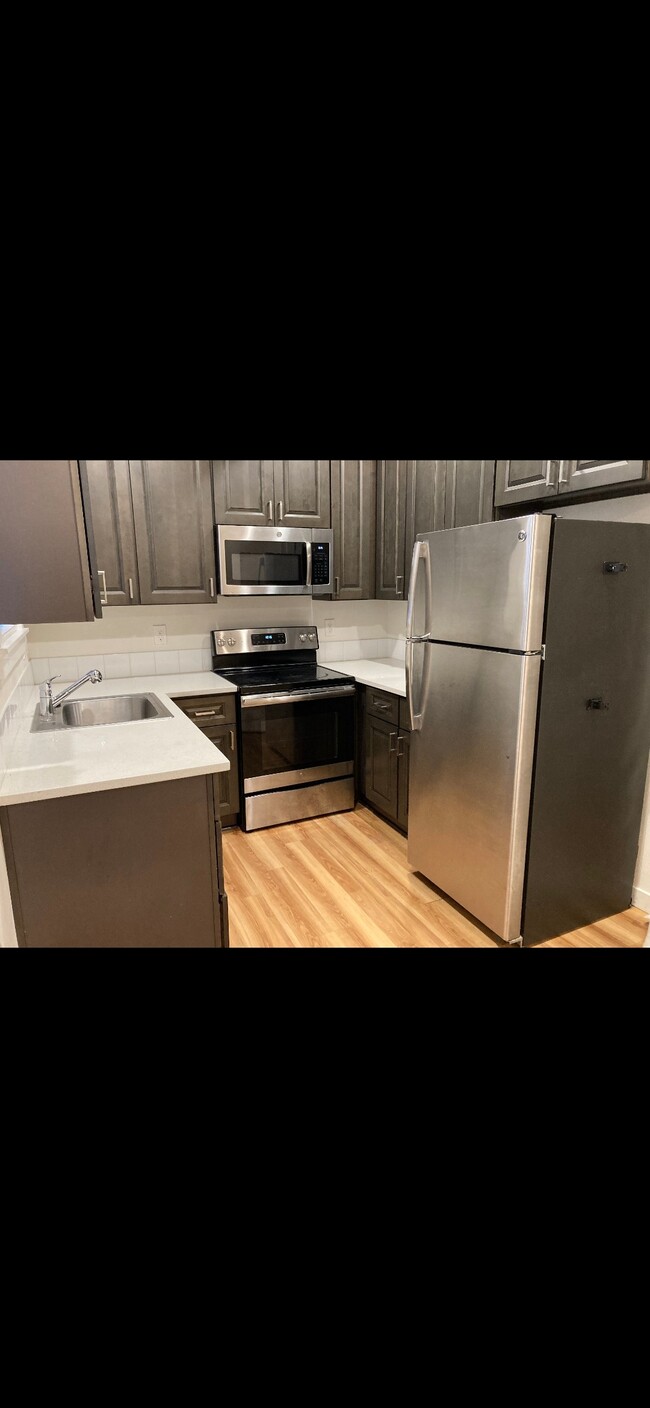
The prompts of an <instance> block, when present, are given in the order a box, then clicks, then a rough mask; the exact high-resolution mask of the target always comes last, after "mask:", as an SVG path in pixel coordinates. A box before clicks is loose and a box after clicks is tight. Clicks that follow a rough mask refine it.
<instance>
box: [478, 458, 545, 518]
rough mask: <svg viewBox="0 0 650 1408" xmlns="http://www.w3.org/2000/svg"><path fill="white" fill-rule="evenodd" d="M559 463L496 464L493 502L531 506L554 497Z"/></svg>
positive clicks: (525, 462) (515, 461) (502, 504)
mask: <svg viewBox="0 0 650 1408" xmlns="http://www.w3.org/2000/svg"><path fill="white" fill-rule="evenodd" d="M559 478H560V460H497V468H496V491H495V495H494V502H495V504H497V505H498V506H499V507H500V508H501V507H503V506H504V505H505V504H518V503H530V502H532V500H533V499H547V498H549V497H552V496H553V495H554V494H557V491H558V482H559Z"/></svg>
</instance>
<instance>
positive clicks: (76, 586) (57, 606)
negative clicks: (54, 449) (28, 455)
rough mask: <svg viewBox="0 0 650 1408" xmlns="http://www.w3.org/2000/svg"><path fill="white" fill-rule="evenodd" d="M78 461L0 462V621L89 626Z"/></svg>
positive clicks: (90, 602)
mask: <svg viewBox="0 0 650 1408" xmlns="http://www.w3.org/2000/svg"><path fill="white" fill-rule="evenodd" d="M95 609H96V612H97V615H98V616H101V614H102V612H101V605H100V604H99V602H96V603H94V600H93V584H92V575H91V564H90V557H89V549H88V542H87V539H86V526H85V522H84V512H83V502H82V496H81V479H80V475H79V463H78V461H77V460H0V621H2V622H3V624H4V625H7V626H12V625H15V624H21V625H26V626H29V625H33V624H36V623H38V624H43V623H44V622H51V621H56V622H60V621H75V622H77V621H93V620H94V617H95Z"/></svg>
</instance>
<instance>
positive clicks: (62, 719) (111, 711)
mask: <svg viewBox="0 0 650 1408" xmlns="http://www.w3.org/2000/svg"><path fill="white" fill-rule="evenodd" d="M171 718H172V714H171V712H170V710H169V709H166V708H165V706H164V704H161V702H160V700H159V699H157V698H156V695H155V694H116V695H113V696H112V697H111V696H110V695H106V696H102V697H100V698H99V699H96V698H93V699H71V700H70V702H69V703H68V704H61V705H60V707H59V708H58V709H56V710H55V713H54V718H53V719H50V718H47V717H46V718H44V717H43V715H42V714H41V713H40V711H37V713H36V717H35V719H34V722H33V724H32V733H51V732H52V730H53V729H62V728H97V727H98V726H99V725H100V724H133V723H138V722H140V721H143V720H145V719H171Z"/></svg>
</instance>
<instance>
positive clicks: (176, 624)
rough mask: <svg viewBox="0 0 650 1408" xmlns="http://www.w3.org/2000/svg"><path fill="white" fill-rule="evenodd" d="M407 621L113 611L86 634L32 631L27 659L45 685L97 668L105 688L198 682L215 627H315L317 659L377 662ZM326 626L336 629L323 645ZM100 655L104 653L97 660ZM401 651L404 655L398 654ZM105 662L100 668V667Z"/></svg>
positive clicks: (402, 611)
mask: <svg viewBox="0 0 650 1408" xmlns="http://www.w3.org/2000/svg"><path fill="white" fill-rule="evenodd" d="M405 619H406V606H405V603H403V602H397V603H392V602H391V603H387V602H381V601H359V602H353V601H348V602H309V601H298V602H296V601H294V600H293V599H292V598H287V599H283V598H279V599H278V600H276V601H271V600H267V599H266V598H264V597H260V598H259V599H256V600H254V601H253V602H252V603H251V601H250V600H245V601H244V600H242V601H235V602H233V603H228V602H226V603H223V602H219V603H218V604H217V605H216V606H214V607H208V606H197V607H191V608H189V607H169V606H167V607H164V608H162V609H161V607H160V606H157V607H128V608H126V607H109V608H108V609H107V610H105V612H104V620H103V621H96V622H95V623H94V624H89V625H86V626H74V627H68V626H32V627H31V628H30V636H29V654H30V658H31V661H32V666H33V671H34V680H35V682H36V683H38V684H40V683H41V682H42V680H44V679H48V678H49V676H50V675H54V674H61V675H63V676H64V678H65V680H66V683H68V682H71V681H72V680H75V679H79V678H80V677H81V675H83V674H85V673H86V671H87V670H89V669H91V668H92V666H95V667H96V668H97V669H100V670H101V671H102V674H103V675H104V676H105V678H106V679H107V680H114V679H128V678H129V677H131V676H137V675H143V674H147V675H155V674H158V675H174V674H194V673H197V672H198V673H202V672H204V671H206V670H212V669H213V668H214V667H213V663H212V650H211V639H210V630H211V629H213V628H214V627H215V626H217V625H219V624H220V625H222V626H223V628H224V629H226V628H227V627H228V626H229V625H230V626H233V627H235V626H237V627H244V626H247V625H248V626H250V625H260V626H263V625H277V626H284V625H286V626H290V625H299V624H305V625H308V624H310V623H311V622H313V623H314V624H315V625H317V626H318V631H319V636H320V642H321V644H320V655H319V658H320V659H321V660H322V661H323V662H324V663H326V662H327V660H328V659H329V660H361V659H363V660H376V659H382V658H387V657H391V656H392V655H393V652H394V651H395V650H396V649H397V652H398V653H397V654H396V655H395V658H396V659H399V658H400V654H399V649H400V647H399V643H398V639H397V638H398V636H399V635H400V633H401V632H402V630H403V624H404V621H405ZM325 621H332V622H333V625H332V627H331V629H330V633H329V634H328V637H327V639H325ZM161 623H163V624H166V626H167V641H168V646H169V648H165V649H163V650H158V649H155V650H154V649H153V628H154V624H155V625H160V624H161ZM96 647H97V648H98V649H99V650H100V651H101V655H99V654H97V650H96ZM401 648H402V649H403V647H401ZM102 659H103V662H104V663H103V667H102V664H101V661H102Z"/></svg>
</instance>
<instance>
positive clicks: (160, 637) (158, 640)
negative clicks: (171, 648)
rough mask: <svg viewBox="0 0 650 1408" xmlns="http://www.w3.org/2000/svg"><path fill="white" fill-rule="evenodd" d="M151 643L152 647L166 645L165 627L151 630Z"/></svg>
mask: <svg viewBox="0 0 650 1408" xmlns="http://www.w3.org/2000/svg"><path fill="white" fill-rule="evenodd" d="M153 643H154V645H166V644H167V627H166V626H154V628H153Z"/></svg>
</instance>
